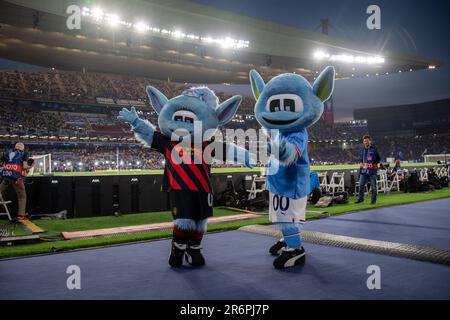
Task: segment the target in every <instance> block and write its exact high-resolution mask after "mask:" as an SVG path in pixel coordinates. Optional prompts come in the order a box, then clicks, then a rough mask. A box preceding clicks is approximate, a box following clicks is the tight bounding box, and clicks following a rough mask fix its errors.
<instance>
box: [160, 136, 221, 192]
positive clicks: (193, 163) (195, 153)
mask: <svg viewBox="0 0 450 320" xmlns="http://www.w3.org/2000/svg"><path fill="white" fill-rule="evenodd" d="M210 143H212V141H206V142H203V144H202V148H203V150H204V148H206V147H207V146H208V145H209V144H210ZM151 148H152V149H154V150H156V151H158V152H160V153H162V154H163V155H164V158H165V159H166V164H165V167H164V177H163V184H162V191H164V192H170V191H171V190H190V191H199V192H212V188H211V181H210V176H211V165H210V164H208V163H206V162H205V159H204V157H203V150H198V149H196V148H194V147H191V148H188V149H187V150H186V148H182V147H181V146H180V145H179V142H177V141H172V140H171V139H170V138H168V137H166V136H165V135H163V134H162V133H160V132H155V133H154V136H153V141H152V145H151ZM173 150H175V152H176V153H177V154H178V155H179V158H180V159H182V160H183V161H177V160H178V159H172V151H173Z"/></svg>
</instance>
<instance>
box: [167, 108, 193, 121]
mask: <svg viewBox="0 0 450 320" xmlns="http://www.w3.org/2000/svg"><path fill="white" fill-rule="evenodd" d="M172 120H174V121H182V122H186V123H194V121H196V120H197V115H196V114H195V113H193V112H192V111H189V110H178V111H176V112H175V113H174V114H173V116H172Z"/></svg>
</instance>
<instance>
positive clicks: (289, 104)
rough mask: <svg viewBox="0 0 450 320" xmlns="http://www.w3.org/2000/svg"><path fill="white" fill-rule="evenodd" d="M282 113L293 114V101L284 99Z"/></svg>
mask: <svg viewBox="0 0 450 320" xmlns="http://www.w3.org/2000/svg"><path fill="white" fill-rule="evenodd" d="M283 104H284V111H290V112H295V101H294V100H293V99H284V101H283Z"/></svg>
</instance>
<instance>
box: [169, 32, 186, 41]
mask: <svg viewBox="0 0 450 320" xmlns="http://www.w3.org/2000/svg"><path fill="white" fill-rule="evenodd" d="M171 34H172V37H174V38H176V39H181V38H185V37H186V34H185V33H184V32H182V31H180V30H175V31H172V33H171Z"/></svg>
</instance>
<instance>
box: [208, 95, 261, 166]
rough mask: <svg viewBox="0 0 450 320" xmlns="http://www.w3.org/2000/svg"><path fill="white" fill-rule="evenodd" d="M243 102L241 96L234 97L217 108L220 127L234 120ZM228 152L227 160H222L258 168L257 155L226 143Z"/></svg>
mask: <svg viewBox="0 0 450 320" xmlns="http://www.w3.org/2000/svg"><path fill="white" fill-rule="evenodd" d="M241 102H242V97H241V96H233V97H231V98H229V99H228V100H226V101H224V102H222V103H221V104H220V105H219V106H218V107H217V109H216V110H215V112H216V116H217V120H218V126H224V125H226V124H227V123H229V122H230V121H231V120H232V119H233V117H234V116H235V115H236V112H237V110H238V108H239V106H240V104H241ZM226 150H227V151H226V154H225V156H226V159H220V160H232V161H233V162H235V163H239V164H244V165H245V166H247V167H249V168H254V167H255V166H256V159H257V158H256V155H255V154H253V153H250V152H249V151H248V150H247V149H245V148H241V147H239V146H237V145H236V144H234V143H226ZM219 158H220V157H219Z"/></svg>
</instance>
